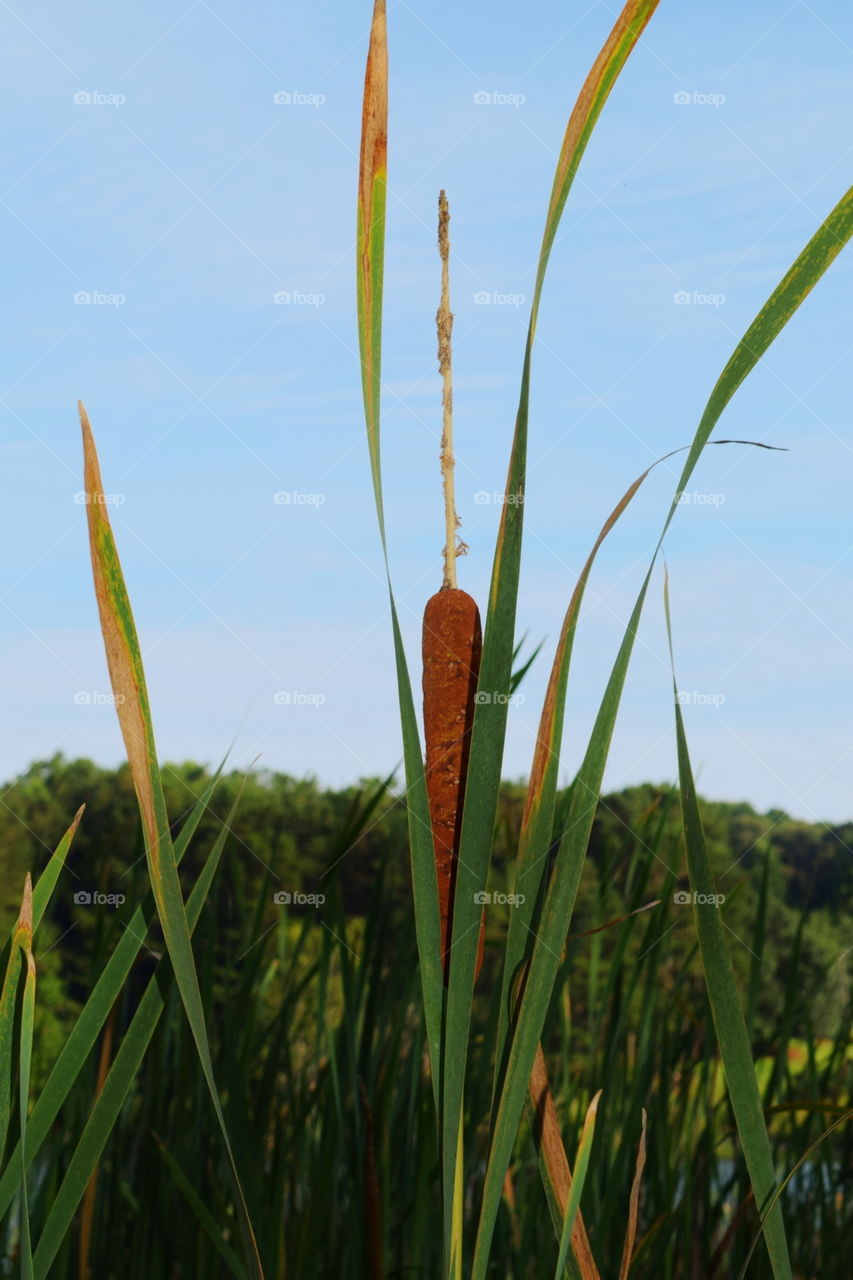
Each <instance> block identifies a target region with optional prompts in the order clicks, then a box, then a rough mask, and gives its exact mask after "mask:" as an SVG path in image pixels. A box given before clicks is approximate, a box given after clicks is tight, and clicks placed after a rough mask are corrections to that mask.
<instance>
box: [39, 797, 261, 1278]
mask: <svg viewBox="0 0 853 1280" xmlns="http://www.w3.org/2000/svg"><path fill="white" fill-rule="evenodd" d="M241 790H242V789H241ZM239 800H240V795H239V794H238V795H237V797H236V799H235V800H234V803H233V805H232V807H231V812H230V813H229V815H228V817H227V819H226V821H225V822H224V823H223V825H222V828H221V830H220V831H219V834H218V835H217V837H216V841H215V842H214V845H213V848H212V849H211V851H210V854H209V855H208V857H207V860H206V862H205V864H204V867H203V868H202V871H201V874H200V875H199V877H198V879H197V881H196V883H195V884H194V885H193V887H192V891H191V892H190V896H189V899H188V901H187V925H188V928H189V931H190V933H192V931H193V930H194V929H195V927H196V925H197V923H198V920H199V916H200V915H201V912H202V908H203V906H204V904H205V901H206V899H207V895H208V893H209V891H210V886H211V884H212V883H213V877H214V875H215V874H216V869H217V867H218V866H219V861H220V858H221V856H222V850H223V848H224V846H225V840H226V838H227V836H228V834H229V832H230V829H231V822H232V821H233V818H234V814H235V812H236V809H237V805H238V803H239ZM173 979H174V966H173V965H172V964H171V963H170V960H169V958H168V957H164V958H163V959H161V960H160V961H158V964H157V967H156V969H155V971H154V973H153V974H152V976H151V978H150V979H149V981H148V985H147V987H146V988H145V992H144V994H143V996H142V999H141V1000H140V1002H139V1004H138V1006H137V1008H136V1012H135V1013H134V1015H133V1018H132V1020H131V1023H130V1026H129V1027H128V1029H127V1031H126V1032H125V1034H124V1037H123V1038H122V1042H121V1045H120V1047H119V1051H118V1053H117V1054H116V1056H115V1060H114V1062H113V1064H112V1066H111V1067H110V1070H109V1074H108V1075H107V1078H106V1080H105V1081H104V1087H103V1089H102V1090H101V1092H100V1093H99V1094H98V1097H97V1099H96V1100H95V1104H94V1106H93V1107H92V1111H91V1113H90V1115H89V1119H88V1120H87V1122H86V1125H85V1127H84V1129H83V1133H82V1134H81V1136H80V1139H79V1141H78V1143H77V1146H76V1147H75V1149H74V1154H73V1156H72V1157H71V1160H70V1162H69V1165H68V1169H67V1171H66V1173H65V1177H64V1179H63V1181H62V1185H61V1186H60V1188H59V1191H58V1192H57V1194H56V1196H55V1197H54V1199H53V1201H52V1203H51V1206H50V1212H49V1213H48V1216H47V1221H46V1222H45V1224H44V1228H43V1229H42V1234H41V1237H40V1238H39V1242H38V1247H37V1249H36V1253H35V1259H34V1264H35V1274H36V1277H37V1280H47V1277H48V1276H49V1274H50V1268H51V1266H52V1265H53V1261H54V1258H55V1257H56V1254H57V1252H58V1250H59V1248H60V1245H61V1244H62V1241H63V1239H64V1237H65V1234H66V1232H67V1231H68V1228H69V1227H70V1226H71V1223H72V1221H73V1218H74V1214H75V1213H76V1212H77V1206H78V1205H79V1203H80V1201H81V1200H82V1198H83V1195H84V1194H85V1191H86V1187H87V1186H88V1185H89V1179H90V1178H91V1176H92V1174H93V1172H94V1170H95V1168H96V1167H97V1164H98V1161H99V1160H100V1158H101V1154H102V1152H103V1150H104V1147H105V1146H106V1143H107V1139H108V1138H109V1136H110V1133H111V1132H112V1129H113V1126H114V1124H115V1122H116V1120H117V1119H118V1116H119V1113H120V1111H121V1108H122V1106H123V1105H124V1102H125V1099H126V1098H127V1095H128V1093H129V1092H130V1089H131V1087H132V1085H133V1082H134V1080H135V1079H136V1075H137V1072H138V1071H139V1068H140V1066H141V1065H142V1060H143V1058H144V1057H145V1053H146V1050H147V1049H148V1046H149V1044H150V1043H151V1038H152V1036H153V1035H154V1032H155V1030H156V1028H157V1023H158V1022H159V1020H160V1015H161V1014H162V1012H163V1009H164V1008H165V1006H166V999H167V997H168V994H169V991H170V989H171V986H172V981H173Z"/></svg>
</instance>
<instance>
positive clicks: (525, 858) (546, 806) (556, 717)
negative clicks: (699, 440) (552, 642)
mask: <svg viewBox="0 0 853 1280" xmlns="http://www.w3.org/2000/svg"><path fill="white" fill-rule="evenodd" d="M672 456H673V455H672V454H671V453H668V454H665V455H664V457H662V458H658V459H657V461H656V462H653V463H652V465H651V466H650V467H648V468H647V469H646V470H645V471H644V472H643V473H642V475H640V476H638V477H637V479H636V480H635V481H634V483H633V484H632V485H630V487H629V488H628V489H627V490H626V492H625V494H624V495H623V497H622V498H621V499H620V501H619V502H618V503H617V505H616V506H615V507H614V508H613V511H612V512H611V513H610V515H609V516H608V518H607V520H606V521H605V522H604V524H603V525H602V528H601V532H600V533H599V535H598V537H597V538H596V540H595V543H594V545H593V548H592V550H591V551H590V553H589V556H588V557H587V560H586V563H585V565H584V566H583V569H582V571H581V574H580V577H579V578H578V581H577V585H576V586H575V590H574V592H573V594H572V598H571V600H570V602H569V607H568V609H567V610H566V616H565V618H564V619H563V626H562V629H561V631H560V638H559V641H558V643H557V650H556V653H555V654H554V661H553V664H552V666H551V674H550V678H549V681H548V687H547V690H546V693H545V701H544V704H543V706H542V715H541V717H540V720H539V728H538V730H537V734H536V747H535V750H534V754H533V765H532V768H531V770H530V779H529V782H528V786H527V796H526V799H525V805H524V812H523V814H522V819H521V830H520V832H519V837H518V850H517V853H516V857H515V868H514V881H513V892H514V893H516V894H517V895H519V896H520V897H521V898H523V899H524V901H523V902H521V903H520V904H519V905H517V906H516V907H515V908H514V909H513V910H512V912H511V913H510V919H509V929H508V931H507V939H506V948H505V951H504V966H503V977H502V985H501V998H500V1011H499V1015H498V1033H497V1044H496V1053H495V1071H494V1086H493V1091H492V1100H493V1106H494V1100H495V1099H496V1098H497V1095H498V1093H499V1090H500V1080H501V1075H502V1071H503V1068H504V1067H505V1065H506V1062H505V1056H506V1047H507V1035H508V1029H509V999H510V991H511V988H512V983H513V982H514V980H515V978H516V975H517V974H518V972H519V966H520V965H521V964H522V962H523V961H524V959H525V957H526V956H528V957H529V952H530V945H531V939H532V938H533V933H532V925H533V918H534V913H535V910H536V906H537V904H538V903H539V901H540V894H541V891H542V886H543V879H544V875H545V871H546V868H547V857H546V855H547V853H548V849H549V848H550V846H551V842H552V839H553V830H554V813H555V807H556V801H557V786H558V782H559V770H560V745H561V743H562V738H563V719H564V712H565V705H566V690H567V687H568V679H569V669H570V664H571V657H572V648H573V645H574V637H575V629H576V627H577V620H578V615H579V613H580V608H581V605H582V603H583V598H584V593H585V591H586V586H587V582H588V580H589V575H590V573H591V571H592V567H593V564H594V563H595V558H596V556H597V555H598V552H599V550H600V548H601V545H602V543H603V542H604V540H605V539H606V537H607V536H608V534H609V533H610V532H611V530H612V529H613V528H614V526H615V525H616V523H617V522H618V520H619V519H620V517H621V516H622V514H623V512H624V511H625V510H626V508H627V507H628V506H629V505H630V503H631V502H632V500H633V498H634V495H635V494H636V493H637V491H638V489H639V488H640V486H641V485H642V484H643V482H644V480H645V479H646V477H647V476H648V475H649V473H650V472H651V471H652V470H654V468H655V467H657V466H659V465H660V463H661V462H665V461H666V460H667V459H668V458H671V457H672Z"/></svg>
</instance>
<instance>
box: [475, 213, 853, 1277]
mask: <svg viewBox="0 0 853 1280" xmlns="http://www.w3.org/2000/svg"><path fill="white" fill-rule="evenodd" d="M851 235H853V188H851V189H850V190H848V191H847V192H846V193H845V194H844V196H842V198H841V199H840V200H839V202H838V203H837V204H836V206H835V207H834V209H833V210H832V211H831V212H830V214H829V216H828V217H827V218H826V220H825V221H824V222H823V223H822V224H821V226H820V227H819V228H818V230H817V231H816V232H815V234H814V235H813V236H812V238H811V239H810V240H809V242H808V244H807V245H806V247H805V248H804V249H803V251H802V252H801V253H800V255H799V256H798V257H797V259H796V260H795V261H794V263H793V265H792V266H791V267H790V269H789V270H788V272H787V273H786V274H785V276H784V277H783V278H782V280H781V281H780V283H779V284H778V285H777V287H776V289H775V290H774V291H773V293H772V294H771V295H770V297H769V298H768V300H767V302H766V303H765V304H764V306H763V307H762V308H761V310H760V312H759V313H758V315H757V316H756V318H755V320H754V321H753V322H752V324H751V325H750V326H749V328H748V329H747V331H746V333H745V334H744V337H743V338H742V339H741V341H740V342H739V343H738V345H737V347H736V348H735V350H734V352H733V354H732V356H731V357H730V359H729V361H728V363H727V364H726V366H725V368H724V369H723V371H722V373H721V374H720V377H719V378H718V379H717V382H716V384H715V386H714V388H713V390H712V392H711V395H710V398H709V400H708V403H707V405H706V407H705V410H704V412H703V414H702V417H701V419H700V422H699V426H698V428H697V431H696V435H695V437H694V439H693V443H692V444H691V446H690V450H689V452H688V456H687V459H686V461H685V463H684V467H683V469H682V472H681V475H680V477H679V480H678V483H677V485H676V490H675V494H674V496H673V499H672V503H671V505H670V508H669V512H668V514H667V516H666V519H665V521H664V525H663V529H662V531H661V535H660V538H659V540H658V543H657V546H656V548H655V550H654V553H653V555H652V558H651V563H650V565H649V569H648V572H647V573H646V576H645V579H644V580H643V583H642V586H641V588H640V592H639V595H638V597H637V600H636V603H635V605H634V609H633V611H632V614H631V617H630V619H629V622H628V627H627V629H626V632H625V636H624V638H623V640H622V643H621V645H620V648H619V652H618V654H617V656H616V660H615V663H614V665H613V668H612V670H611V674H610V678H609V680H608V683H607V687H606V689H605V692H604V697H603V698H602V702H601V705H600V707H599V711H598V715H597V717H596V721H595V725H594V727H593V731H592V735H591V737H590V740H589V745H588V747H587V751H586V754H585V756H584V759H583V763H582V764H581V768H580V771H579V773H578V775H577V778H576V779H575V783H574V785H573V787H572V790H571V796H570V801H569V809H568V815H567V821H566V829H565V831H564V833H563V836H562V838H561V839H560V842H559V845H558V849H557V855H556V859H555V865H554V871H553V874H552V876H551V880H550V884H549V887H548V892H547V896H546V898H545V903H544V906H543V909H542V913H541V916H540V918H539V920H538V923H537V927H536V940H535V943H534V945H533V950H532V953H531V959H530V967H529V970H528V978H527V981H526V984H525V987H524V991H523V993H522V996H521V1008H520V1011H519V1015H518V1019H517V1022H516V1025H515V1029H514V1032H513V1036H512V1040H511V1044H510V1049H509V1055H508V1061H507V1069H506V1075H505V1078H504V1082H503V1086H502V1088H501V1092H500V1096H499V1099H498V1106H497V1110H496V1116H495V1122H494V1126H493V1131H492V1141H491V1147H490V1153H489V1158H488V1164H487V1168H486V1178H485V1183H484V1188H483V1201H482V1207H481V1212H480V1224H479V1228H478V1243H477V1249H476V1252H475V1258H474V1270H473V1277H474V1280H482V1278H483V1277H484V1276H485V1269H486V1266H487V1259H488V1252H489V1249H490V1246H491V1239H492V1233H493V1231H494V1224H495V1218H496V1215H497V1209H498V1205H499V1203H500V1194H501V1186H502V1183H503V1176H504V1173H505V1171H506V1169H507V1167H508V1165H509V1161H510V1158H511V1154H512V1147H513V1144H514V1141H515V1135H516V1132H517V1129H518V1122H519V1118H520V1115H521V1110H522V1108H523V1106H524V1098H525V1094H526V1086H527V1079H528V1077H529V1074H530V1070H531V1067H532V1065H533V1059H534V1056H535V1052H536V1045H537V1044H538V1042H539V1039H540V1037H541V1034H542V1027H543V1025H544V1021H545V1015H546V1012H547V1008H548V1003H549V1000H550V996H551V991H552V989H553V984H554V980H555V978H556V974H557V969H558V966H559V962H560V953H561V950H562V945H563V940H564V939H565V935H566V933H567V931H568V926H569V921H570V919H571V914H572V910H573V907H574V901H575V897H576V895H577V889H578V885H579V883H580V875H581V869H582V866H583V859H584V856H585V853H586V849H587V845H588V843H589V837H590V833H591V831H592V824H593V820H594V817H595V810H596V806H597V803H598V796H599V794H600V791H601V782H602V778H603V776H604V768H605V765H606V762H607V756H608V753H609V749H610V742H611V739H612V736H613V729H614V726H615V722H616V716H617V713H618V709H619V703H620V700H621V696H622V689H623V687H624V682H625V678H626V675H627V671H628V664H629V662H630V658H631V653H632V650H633V645H634V639H635V636H636V633H637V628H638V626H639V622H640V617H641V615H642V611H643V606H644V603H645V598H646V594H647V592H648V588H649V583H650V581H651V576H652V573H653V570H654V566H655V564H656V562H657V557H658V554H659V552H660V548H661V546H662V544H663V541H664V538H665V536H666V534H667V532H668V530H669V527H670V525H671V523H672V521H673V519H674V516H675V513H676V511H677V509H678V505H679V504H678V499H679V495H680V493H681V492H682V490H683V489H684V487H685V485H686V484H687V482H688V481H689V479H690V476H691V475H692V473H693V471H694V469H695V467H696V464H697V462H698V460H699V457H700V455H701V453H702V450H703V449H704V448H705V445H706V444H707V443H708V439H709V437H710V435H711V432H712V431H713V429H714V427H715V426H716V424H717V422H718V421H719V419H720V417H721V415H722V413H723V410H724V409H725V408H726V406H727V404H728V403H729V401H730V400H731V398H732V396H733V395H734V393H735V391H736V390H737V388H738V387H739V386H740V384H741V383H742V382H743V380H744V379H745V378H746V376H747V375H748V374H749V372H750V370H752V369H753V368H754V367H755V365H756V364H757V363H758V361H759V360H760V359H761V357H762V356H763V355H764V353H765V352H766V351H767V349H768V348H769V347H770V345H771V343H772V342H773V341H774V339H775V338H776V337H778V335H779V333H780V332H781V331H782V329H783V328H784V326H785V324H786V323H787V321H788V320H789V319H790V317H791V316H792V315H793V314H794V312H795V311H796V310H797V308H798V307H799V306H800V305H801V303H802V302H803V301H804V299H805V298H806V297H807V296H808V294H809V292H810V291H811V289H812V288H813V287H814V286H815V284H816V283H817V281H818V280H819V279H820V278H821V276H822V275H823V273H824V272H825V271H826V270H827V268H828V267H829V266H830V265H831V264H832V262H834V260H835V258H836V257H837V256H838V254H839V253H840V252H841V250H842V249H843V248H844V246H845V245H846V244H847V242H848V241H849V239H850V237H851Z"/></svg>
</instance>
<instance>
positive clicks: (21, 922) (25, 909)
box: [16, 871, 36, 1280]
mask: <svg viewBox="0 0 853 1280" xmlns="http://www.w3.org/2000/svg"><path fill="white" fill-rule="evenodd" d="M16 938H17V944H18V946H19V947H20V948H21V951H22V953H23V957H24V965H25V976H24V998H23V1001H22V1003H21V1043H20V1053H19V1058H20V1062H19V1068H18V1096H19V1106H20V1124H21V1280H33V1250H32V1241H31V1239H30V1211H29V1200H28V1196H27V1179H26V1167H27V1164H26V1150H27V1110H28V1108H29V1101H30V1066H31V1063H32V1057H33V1022H34V1020H35V1011H36V962H35V959H34V957H33V886H32V881H31V880H30V873H29V871H28V872H27V878H26V881H25V884H24V898H23V902H22V903H21V914H20V917H19V919H18V928H17V930H16Z"/></svg>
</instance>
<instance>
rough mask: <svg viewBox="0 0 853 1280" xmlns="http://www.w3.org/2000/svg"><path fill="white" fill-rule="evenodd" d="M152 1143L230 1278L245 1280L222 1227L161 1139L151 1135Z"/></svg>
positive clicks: (242, 1270)
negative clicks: (154, 1144)
mask: <svg viewBox="0 0 853 1280" xmlns="http://www.w3.org/2000/svg"><path fill="white" fill-rule="evenodd" d="M152 1137H153V1138H154V1141H155V1142H156V1143H157V1149H158V1151H159V1152H160V1154H161V1156H162V1157H163V1160H164V1161H165V1164H166V1167H167V1169H168V1170H169V1173H170V1174H171V1175H172V1178H173V1180H174V1183H175V1186H176V1187H177V1188H178V1190H179V1191H180V1193H181V1195H182V1196H183V1197H184V1199H185V1200H186V1202H187V1204H188V1205H189V1207H190V1209H191V1210H192V1211H193V1213H194V1214H195V1216H196V1219H197V1221H198V1223H199V1225H200V1226H201V1228H202V1230H203V1231H204V1232H205V1234H206V1235H207V1238H208V1239H209V1240H210V1243H211V1244H212V1245H213V1247H214V1249H215V1250H216V1252H217V1253H218V1254H219V1256H220V1258H221V1259H222V1261H223V1262H224V1263H225V1265H226V1267H227V1268H228V1270H229V1272H230V1273H231V1275H232V1276H236V1277H237V1280H246V1268H245V1267H244V1266H243V1263H242V1261H241V1260H240V1258H238V1256H237V1254H236V1253H235V1252H234V1250H233V1249H232V1248H231V1246H230V1245H229V1244H228V1242H227V1240H225V1239H224V1237H223V1234H222V1227H221V1226H220V1224H219V1223H218V1222H217V1221H216V1219H215V1218H214V1216H213V1214H212V1213H211V1212H210V1210H209V1209H208V1207H207V1205H206V1204H205V1203H204V1201H203V1200H202V1198H201V1196H200V1195H199V1194H198V1192H197V1191H196V1189H195V1187H194V1186H193V1185H192V1183H191V1182H190V1180H189V1178H188V1177H187V1176H186V1174H185V1173H184V1171H183V1169H182V1168H181V1166H180V1165H179V1164H178V1162H177V1160H176V1159H175V1157H174V1156H173V1155H172V1153H171V1151H170V1150H169V1148H168V1147H167V1146H166V1144H165V1142H164V1141H163V1139H162V1138H161V1137H160V1135H159V1134H158V1133H154V1134H152Z"/></svg>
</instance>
